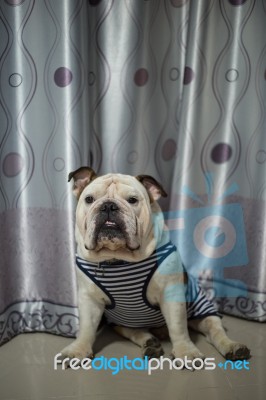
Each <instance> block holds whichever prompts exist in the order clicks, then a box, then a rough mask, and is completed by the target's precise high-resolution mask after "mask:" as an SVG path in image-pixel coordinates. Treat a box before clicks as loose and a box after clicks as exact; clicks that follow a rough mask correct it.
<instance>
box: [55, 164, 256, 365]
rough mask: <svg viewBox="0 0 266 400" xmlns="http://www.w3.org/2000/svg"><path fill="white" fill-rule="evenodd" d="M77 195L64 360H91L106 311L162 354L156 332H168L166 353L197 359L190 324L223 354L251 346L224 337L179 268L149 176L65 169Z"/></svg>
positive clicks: (239, 355)
mask: <svg viewBox="0 0 266 400" xmlns="http://www.w3.org/2000/svg"><path fill="white" fill-rule="evenodd" d="M70 180H73V193H74V195H75V196H76V198H77V200H78V202H77V208H76V227H75V237H76V242H77V257H76V272H77V281H78V302H79V304H78V306H79V318H80V327H79V333H78V336H77V338H76V339H75V340H74V341H73V342H72V343H71V344H70V345H69V346H67V347H66V348H64V349H63V350H62V351H61V354H62V358H78V359H84V358H86V357H90V358H93V344H94V341H95V338H96V333H97V329H98V326H99V323H100V321H101V319H102V317H103V315H105V318H106V320H107V322H108V323H110V324H111V325H112V326H113V327H114V329H115V331H116V332H118V333H119V334H120V335H122V336H123V337H125V338H127V339H130V340H131V341H132V342H134V343H135V344H137V345H138V346H140V348H141V354H142V356H148V357H149V358H153V357H160V356H161V355H162V354H163V349H162V346H161V344H160V341H159V339H158V338H162V337H164V334H165V332H167V334H169V338H170V340H171V344H172V357H173V358H181V359H184V358H185V357H186V358H187V360H194V359H196V358H200V359H203V358H204V355H203V354H202V353H201V351H200V350H199V349H198V348H197V347H196V346H195V344H194V343H193V342H192V341H191V339H190V337H189V333H188V326H190V327H192V328H193V329H194V330H196V331H199V332H201V333H203V334H204V335H206V337H207V339H208V341H209V342H210V343H212V344H213V345H214V346H215V347H216V349H217V350H218V351H219V352H220V353H221V354H222V355H223V356H224V357H225V358H226V359H231V360H237V359H246V358H249V356H250V351H249V349H248V348H247V347H246V346H245V345H243V344H240V343H238V342H235V341H232V340H231V339H229V338H228V336H227V335H226V333H225V331H224V329H223V327H222V324H221V319H220V317H219V316H218V315H217V312H216V309H215V307H214V305H213V304H212V303H211V302H210V301H208V300H207V298H206V297H205V294H204V292H203V291H202V289H200V288H199V287H198V286H197V284H195V282H193V280H192V281H191V278H190V277H189V278H188V275H187V274H186V272H185V271H184V268H183V265H182V262H181V261H180V258H179V255H178V251H177V249H176V247H175V246H174V245H173V244H172V243H171V241H170V239H169V232H168V231H167V228H166V227H165V223H164V218H163V213H162V211H161V209H160V207H159V205H158V202H157V201H158V200H159V198H160V197H161V196H167V194H166V193H165V191H164V189H163V187H162V186H161V185H160V184H159V183H158V182H157V181H156V180H155V179H154V178H152V177H151V176H148V175H139V176H137V177H133V176H129V175H123V174H107V175H103V176H97V175H96V173H95V172H94V171H93V170H92V169H91V168H89V167H81V168H79V169H78V170H76V171H74V172H71V173H70V174H69V181H70Z"/></svg>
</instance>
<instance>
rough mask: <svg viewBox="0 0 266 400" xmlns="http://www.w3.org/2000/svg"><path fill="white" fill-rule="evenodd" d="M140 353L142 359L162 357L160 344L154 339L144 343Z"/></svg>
mask: <svg viewBox="0 0 266 400" xmlns="http://www.w3.org/2000/svg"><path fill="white" fill-rule="evenodd" d="M141 353H142V356H143V358H144V357H148V358H149V359H151V358H160V357H161V356H163V355H164V351H163V348H162V346H161V343H160V341H159V340H158V339H157V338H156V337H151V338H150V339H148V340H147V341H146V342H145V344H144V345H143V346H142V349H141Z"/></svg>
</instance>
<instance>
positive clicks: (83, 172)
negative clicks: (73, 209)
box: [68, 167, 97, 198]
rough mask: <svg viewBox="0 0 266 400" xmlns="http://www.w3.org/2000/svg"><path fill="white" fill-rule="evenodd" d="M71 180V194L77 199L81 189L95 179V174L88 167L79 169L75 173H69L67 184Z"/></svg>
mask: <svg viewBox="0 0 266 400" xmlns="http://www.w3.org/2000/svg"><path fill="white" fill-rule="evenodd" d="M72 178H73V180H74V185H73V193H74V195H75V196H76V197H77V198H79V196H80V195H81V192H82V191H83V189H84V188H85V187H86V186H87V185H88V184H89V183H90V182H91V181H93V180H94V179H95V178H97V175H96V173H95V172H94V170H93V169H92V168H90V167H80V168H79V169H77V170H76V171H73V172H70V174H69V175H68V182H69V181H71V179H72Z"/></svg>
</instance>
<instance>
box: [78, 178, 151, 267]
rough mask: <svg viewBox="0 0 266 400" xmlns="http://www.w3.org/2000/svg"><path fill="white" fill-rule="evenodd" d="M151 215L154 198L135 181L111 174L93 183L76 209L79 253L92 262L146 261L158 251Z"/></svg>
mask: <svg viewBox="0 0 266 400" xmlns="http://www.w3.org/2000/svg"><path fill="white" fill-rule="evenodd" d="M155 203H156V202H155ZM155 203H154V205H155ZM156 204H157V203H156ZM157 207H158V206H157ZM152 211H153V210H152V206H151V198H150V196H149V194H148V192H147V190H146V189H145V187H144V186H143V185H142V184H141V183H140V182H139V181H138V180H137V179H136V178H134V177H132V176H128V175H121V174H108V175H104V176H102V177H98V178H96V179H94V180H93V181H92V182H90V183H89V184H88V185H87V186H85V188H84V189H83V191H82V192H81V194H80V196H79V201H78V205H77V211H76V240H77V243H78V247H79V251H80V252H81V253H82V255H83V257H85V258H86V259H88V260H91V261H94V260H96V261H103V260H108V259H114V258H115V259H123V260H128V261H131V260H135V259H141V258H142V257H144V256H145V257H146V252H149V253H151V252H152V251H153V250H154V248H155V244H154V229H153V221H152Z"/></svg>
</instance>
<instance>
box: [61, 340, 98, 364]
mask: <svg viewBox="0 0 266 400" xmlns="http://www.w3.org/2000/svg"><path fill="white" fill-rule="evenodd" d="M59 354H60V355H59V356H58V360H60V361H61V362H62V364H64V367H65V368H68V367H69V366H70V362H71V360H73V359H78V360H80V362H81V361H82V360H83V359H84V358H90V359H93V358H94V354H93V352H92V349H91V348H88V347H87V346H86V347H85V346H84V345H82V344H80V343H78V342H76V341H75V342H73V343H71V344H70V345H69V346H67V347H65V348H64V349H63V350H61V352H60V353H59Z"/></svg>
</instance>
